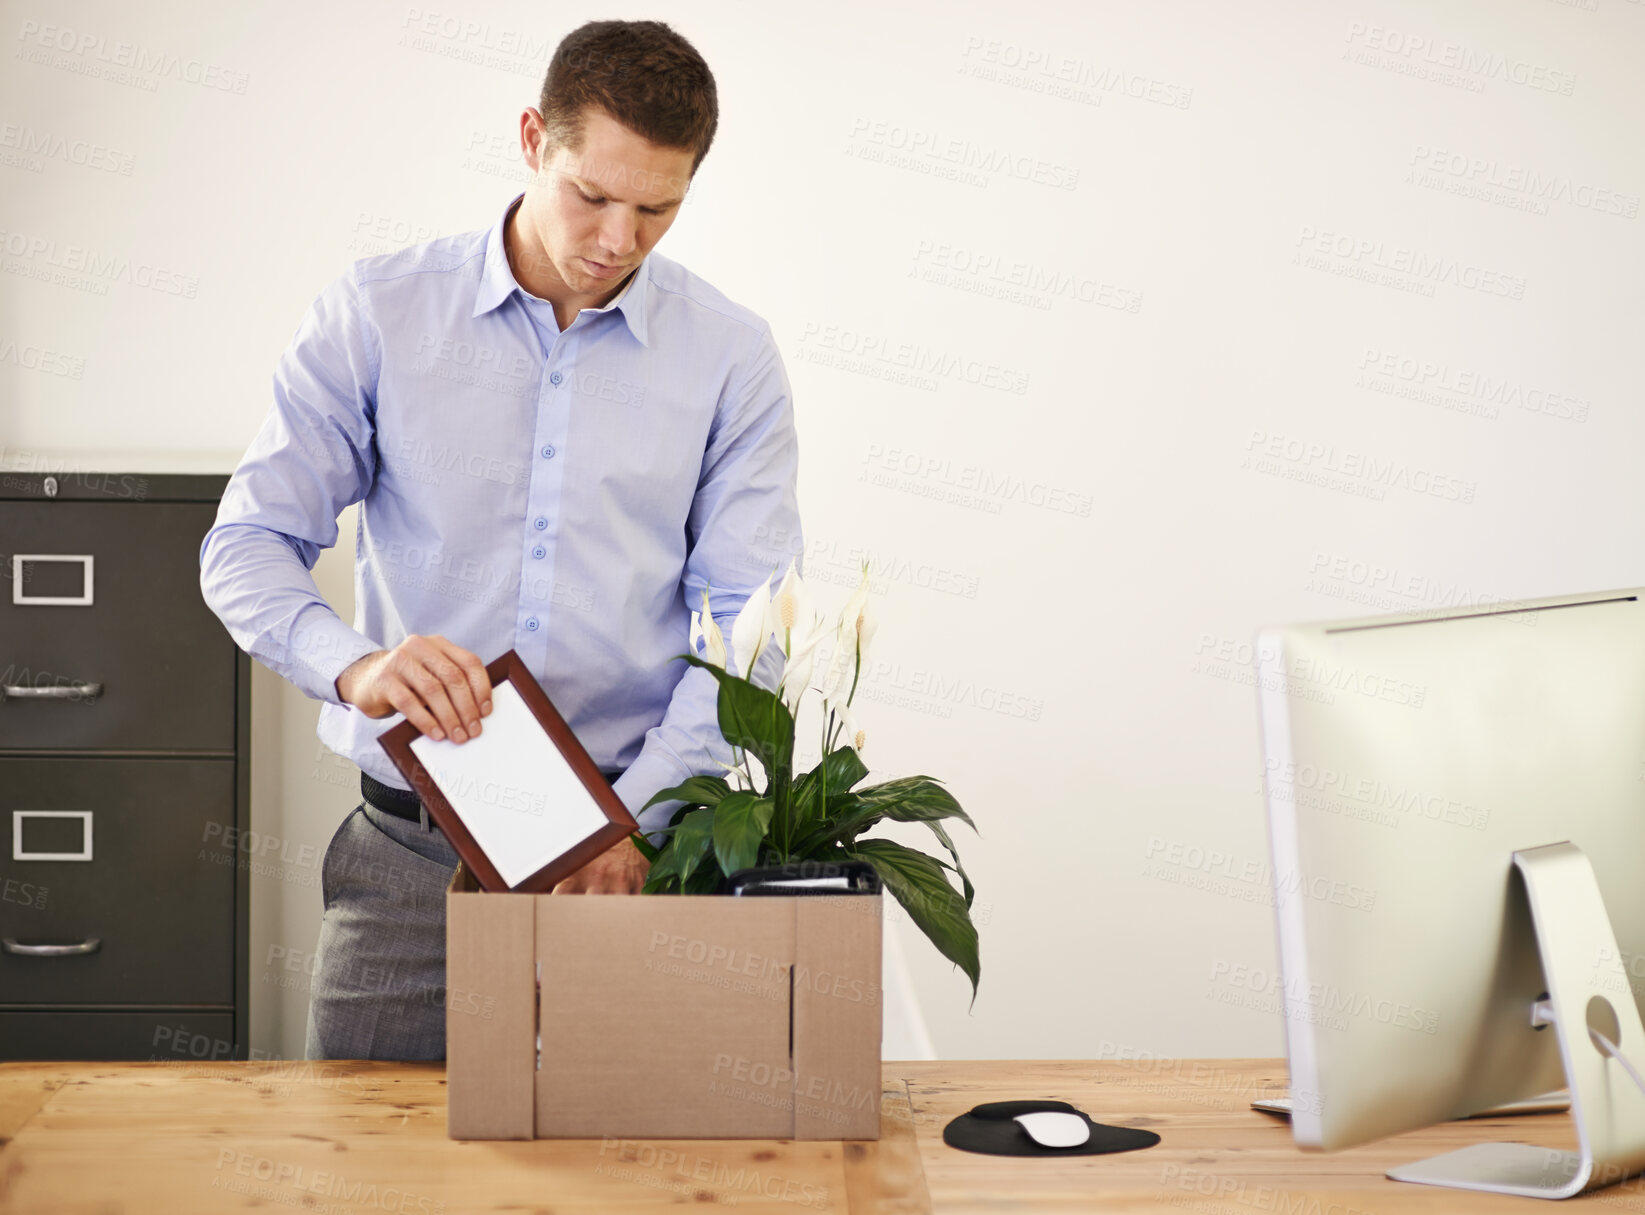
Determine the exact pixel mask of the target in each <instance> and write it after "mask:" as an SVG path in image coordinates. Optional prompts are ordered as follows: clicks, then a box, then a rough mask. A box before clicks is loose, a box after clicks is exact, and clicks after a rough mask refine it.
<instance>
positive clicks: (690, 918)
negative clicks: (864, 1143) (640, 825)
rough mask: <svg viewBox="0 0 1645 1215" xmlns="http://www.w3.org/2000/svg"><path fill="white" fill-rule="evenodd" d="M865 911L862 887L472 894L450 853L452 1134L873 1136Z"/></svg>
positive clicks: (876, 914) (872, 1010)
mask: <svg viewBox="0 0 1645 1215" xmlns="http://www.w3.org/2000/svg"><path fill="white" fill-rule="evenodd" d="M880 916H881V896H879V895H837V896H826V897H801V898H783V897H775V898H772V897H760V898H731V897H724V896H708V895H699V896H691V895H627V896H625V895H560V896H555V895H550V894H500V893H490V894H488V893H484V892H482V891H480V890H479V888H478V886H477V884H476V883H475V882H474V880H473V876H472V875H471V874H469V873H468V872H467V870H466V869H465V868H464V867H462V866H459V867H458V869H457V872H456V874H455V875H454V876H453V878H452V881H451V885H450V887H449V888H448V889H447V892H446V1088H447V1095H448V1101H449V1105H448V1114H447V1128H448V1131H449V1134H450V1136H451V1138H453V1139H557V1138H576V1139H584V1138H597V1137H603V1136H612V1137H618V1138H630V1139H698V1138H701V1139H878V1138H879V1137H880V1030H881V1024H882V999H881V997H882V993H881V990H880V927H881V920H880ZM539 974H540V975H541V985H540V992H539V984H538V975H539ZM539 996H540V998H539ZM539 1028H540V1032H541V1044H542V1049H541V1054H540V1059H539V1052H538V1048H537V1047H538V1034H539Z"/></svg>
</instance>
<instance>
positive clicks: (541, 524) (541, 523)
mask: <svg viewBox="0 0 1645 1215" xmlns="http://www.w3.org/2000/svg"><path fill="white" fill-rule="evenodd" d="M532 526H534V527H535V528H536V529H537V530H538V531H544V530H546V529H547V527H548V520H547V519H544V518H541V517H539V518H538V519H537V522H536V523H535V524H533V525H532Z"/></svg>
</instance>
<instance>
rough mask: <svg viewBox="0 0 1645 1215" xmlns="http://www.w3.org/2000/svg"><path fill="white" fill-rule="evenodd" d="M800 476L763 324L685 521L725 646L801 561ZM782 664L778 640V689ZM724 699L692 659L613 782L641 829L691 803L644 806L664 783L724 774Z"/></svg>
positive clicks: (787, 405) (774, 355)
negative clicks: (751, 604) (763, 588)
mask: <svg viewBox="0 0 1645 1215" xmlns="http://www.w3.org/2000/svg"><path fill="white" fill-rule="evenodd" d="M798 475H799V446H798V441H797V438H796V435H795V431H794V406H793V395H792V391H791V389H790V388H789V383H788V375H787V372H786V371H785V370H784V368H783V363H782V358H781V356H780V355H779V354H778V352H777V345H776V342H775V340H774V339H773V338H772V336H771V330H770V328H769V327H765V328H763V329H762V330H761V333H760V335H759V341H758V344H757V346H756V348H755V350H754V353H753V354H752V356H751V357H750V358H749V360H748V361H747V364H746V366H745V368H744V370H743V373H742V375H741V377H740V379H734V380H733V382H732V386H731V387H730V388H729V389H728V390H727V392H726V394H725V396H724V397H723V398H722V400H721V404H720V409H719V412H718V420H717V421H716V423H715V425H714V427H713V428H712V430H711V431H710V434H709V439H708V444H707V447H706V449H705V450H704V452H703V463H702V474H701V476H700V477H699V479H698V482H697V494H696V498H695V499H694V500H693V502H692V507H691V513H690V516H689V518H688V520H687V535H688V543H689V550H688V553H687V556H686V563H685V570H684V574H683V578H682V581H683V585H684V589H685V599H686V603H687V604H688V605H689V606H690V607H692V608H693V609H697V608H700V606H701V604H702V597H703V591H704V589H705V588H706V589H707V590H708V591H709V604H710V607H711V608H712V609H713V613H714V619H715V621H716V622H717V623H718V624H719V626H720V631H721V632H723V633H724V634H725V637H726V645H727V647H729V646H730V643H731V625H732V622H733V621H734V620H735V619H736V617H737V613H738V612H739V611H740V610H742V607H743V605H744V604H745V603H747V602H748V597H749V595H750V594H751V593H753V592H754V591H756V590H758V589H759V587H760V584H761V583H762V582H764V581H765V580H766V578H767V576H771V577H772V589H775V587H776V582H777V580H778V579H780V578H781V576H782V575H783V573H784V572H785V571H786V569H787V566H788V561H789V558H790V556H792V557H793V559H794V560H795V561H796V562H798V560H799V556H798V554H799V552H800V550H801V547H802V542H801V539H800V515H799V505H798V488H797V482H798ZM766 548H768V549H769V552H770V554H771V561H770V564H769V565H768V566H765V567H763V568H762V567H761V565H759V564H758V563H755V562H754V561H753V560H752V558H751V557H750V556H749V554H750V552H751V551H754V552H759V551H762V549H766ZM802 572H803V571H802ZM682 665H683V664H682ZM782 667H783V655H782V651H781V649H780V648H778V646H777V645H776V644H775V640H774V639H772V640H771V641H769V642H768V644H767V645H766V647H765V650H764V652H763V653H762V654H761V655H760V659H759V661H758V662H756V663H755V665H754V673H753V681H754V682H755V683H756V684H758V685H759V686H761V687H764V688H767V689H775V688H776V686H777V680H778V679H779V678H780V677H781V675H782ZM718 705H719V683H718V682H717V681H716V680H715V678H714V676H713V675H711V674H710V673H709V672H707V671H704V670H702V669H700V668H698V667H693V666H686V667H685V673H684V675H682V676H681V678H680V682H679V683H678V684H677V685H676V686H675V688H674V693H673V696H672V697H671V698H670V700H669V704H668V709H667V711H666V712H665V713H664V714H663V719H662V721H661V722H660V723H659V724H658V725H656V726H653V727H652V728H651V729H650V730H648V731H646V736H645V742H644V744H643V745H642V746H641V748H640V754H639V756H638V757H637V758H636V759H635V760H634V762H633V763H632V764H631V765H629V767H628V770H627V771H625V772H624V773H623V774H622V775H621V776H620V777H618V778H617V781H616V783H615V785H614V786H613V787H614V788H615V789H616V792H617V796H618V797H619V798H620V799H621V800H622V802H623V804H624V805H625V806H627V807H628V809H629V811H630V813H632V814H634V816H635V818H636V819H637V820H638V821H639V823H640V826H641V828H642V829H643V830H646V831H652V830H655V829H656V828H658V827H662V826H665V825H666V824H667V822H668V820H669V819H670V818H671V817H673V814H674V812H675V811H676V810H678V809H679V808H680V806H681V805H683V804H684V803H682V802H678V801H673V802H660V803H658V804H657V805H655V806H653V807H651V809H649V810H647V811H645V813H644V814H641V813H640V807H641V806H643V805H644V804H645V802H646V800H647V799H648V798H650V797H652V796H653V795H654V794H655V793H656V792H657V791H658V790H660V789H666V788H668V787H670V786H671V785H677V784H679V783H680V782H681V781H683V780H685V779H686V778H687V777H689V776H693V775H698V774H701V775H708V776H722V775H724V773H725V770H724V768H722V767H721V766H720V763H721V762H724V763H729V762H730V761H731V748H730V746H729V745H728V744H727V743H726V741H725V739H724V738H723V736H722V735H721V734H720V727H719V709H718ZM717 761H718V762H717Z"/></svg>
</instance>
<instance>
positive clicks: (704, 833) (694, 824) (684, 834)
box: [673, 807, 714, 885]
mask: <svg viewBox="0 0 1645 1215" xmlns="http://www.w3.org/2000/svg"><path fill="white" fill-rule="evenodd" d="M713 839H714V811H712V810H709V809H707V808H706V807H705V808H703V809H701V810H693V811H691V812H690V813H688V814H687V815H686V816H685V817H684V818H683V819H681V820H680V828H679V830H678V831H676V832H675V833H674V839H673V845H674V867H675V871H676V872H677V873H678V874H679V875H680V882H681V884H682V885H683V884H684V883H685V882H688V881H690V880H691V874H692V873H693V871H695V870H696V868H697V866H698V865H700V864H702V861H703V857H705V856H707V855H708V846H709V844H710V843H712V842H713Z"/></svg>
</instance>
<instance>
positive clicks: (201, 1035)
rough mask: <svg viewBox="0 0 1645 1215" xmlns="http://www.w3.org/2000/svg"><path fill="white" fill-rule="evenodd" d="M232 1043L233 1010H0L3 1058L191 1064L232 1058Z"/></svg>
mask: <svg viewBox="0 0 1645 1215" xmlns="http://www.w3.org/2000/svg"><path fill="white" fill-rule="evenodd" d="M233 1043H234V1016H233V1014H232V1013H216V1012H197V1011H195V1010H193V1009H187V1010H181V1011H162V1012H0V1059H99V1060H101V1059H164V1060H167V1061H168V1062H174V1063H177V1064H178V1065H187V1064H189V1063H194V1062H198V1061H201V1060H208V1059H227V1058H230V1057H231V1054H232V1052H233V1051H234V1045H233ZM239 1054H240V1055H241V1056H244V1054H245V1050H244V1048H242V1049H241V1050H240V1051H239Z"/></svg>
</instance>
